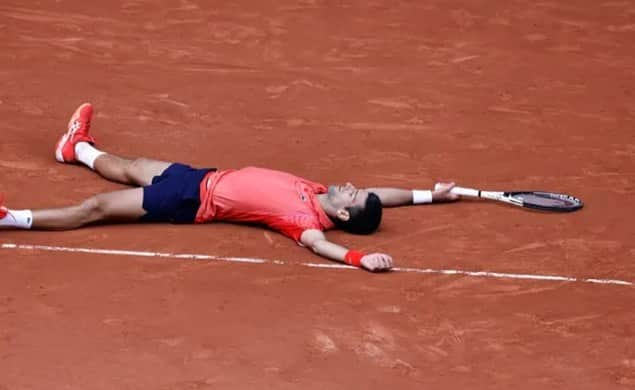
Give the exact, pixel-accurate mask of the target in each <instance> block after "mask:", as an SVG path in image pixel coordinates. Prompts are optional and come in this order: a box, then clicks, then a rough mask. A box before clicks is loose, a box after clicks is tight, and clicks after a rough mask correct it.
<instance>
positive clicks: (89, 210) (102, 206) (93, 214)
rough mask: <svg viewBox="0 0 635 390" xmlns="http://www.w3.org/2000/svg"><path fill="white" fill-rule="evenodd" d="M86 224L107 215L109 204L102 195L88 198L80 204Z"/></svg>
mask: <svg viewBox="0 0 635 390" xmlns="http://www.w3.org/2000/svg"><path fill="white" fill-rule="evenodd" d="M80 210H81V214H82V220H83V221H82V222H83V223H84V224H86V223H91V222H97V221H100V220H103V219H105V218H106V217H107V205H106V201H105V200H104V199H103V197H102V196H100V195H96V196H93V197H91V198H88V199H86V200H85V201H84V202H82V204H81V205H80Z"/></svg>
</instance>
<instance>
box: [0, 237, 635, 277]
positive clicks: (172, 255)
mask: <svg viewBox="0 0 635 390" xmlns="http://www.w3.org/2000/svg"><path fill="white" fill-rule="evenodd" d="M0 248H2V249H15V250H31V251H48V252H74V253H88V254H99V255H114V256H136V257H159V258H167V259H181V260H212V261H226V262H231V263H251V264H275V265H293V264H296V263H288V262H285V261H282V260H269V259H259V258H251V257H226V256H213V255H205V254H188V253H164V252H149V251H129V250H120V249H98V248H73V247H65V246H51V245H28V244H11V243H3V244H1V246H0ZM299 265H301V266H304V267H311V268H333V269H356V267H351V266H349V265H344V264H328V263H299ZM393 271H396V272H409V273H422V274H442V275H463V276H472V277H489V278H500V279H523V280H543V281H552V282H579V283H593V284H616V285H621V286H632V285H633V283H632V282H629V281H626V280H614V279H598V278H575V277H571V276H560V275H534V274H512V273H504V272H489V271H465V270H456V269H429V268H402V267H396V268H393Z"/></svg>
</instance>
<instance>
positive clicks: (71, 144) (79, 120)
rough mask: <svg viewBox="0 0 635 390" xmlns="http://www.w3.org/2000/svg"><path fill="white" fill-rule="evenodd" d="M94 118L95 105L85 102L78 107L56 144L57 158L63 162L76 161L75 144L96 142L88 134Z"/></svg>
mask: <svg viewBox="0 0 635 390" xmlns="http://www.w3.org/2000/svg"><path fill="white" fill-rule="evenodd" d="M92 118H93V106H92V104H90V103H84V104H82V105H81V106H79V107H77V110H75V112H74V113H73V116H71V119H70V120H69V121H68V130H67V131H66V133H64V134H63V135H62V137H61V138H60V140H59V141H58V142H57V145H56V146H55V159H56V160H57V161H59V162H62V163H72V162H76V161H77V159H76V158H75V145H77V143H79V142H88V143H90V144H94V143H95V139H94V138H93V137H91V136H90V134H88V131H89V130H90V121H91V119H92Z"/></svg>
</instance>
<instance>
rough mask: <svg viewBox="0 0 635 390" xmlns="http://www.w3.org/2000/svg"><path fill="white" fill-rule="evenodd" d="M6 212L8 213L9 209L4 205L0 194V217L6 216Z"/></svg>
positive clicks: (2, 196)
mask: <svg viewBox="0 0 635 390" xmlns="http://www.w3.org/2000/svg"><path fill="white" fill-rule="evenodd" d="M7 214H9V209H7V208H6V206H5V205H4V195H1V194H0V219H3V218H4V217H6V216H7Z"/></svg>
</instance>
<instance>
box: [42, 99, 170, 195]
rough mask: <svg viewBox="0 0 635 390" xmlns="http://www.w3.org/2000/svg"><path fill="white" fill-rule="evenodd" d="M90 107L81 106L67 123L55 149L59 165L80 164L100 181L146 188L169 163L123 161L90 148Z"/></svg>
mask: <svg viewBox="0 0 635 390" xmlns="http://www.w3.org/2000/svg"><path fill="white" fill-rule="evenodd" d="M92 116H93V107H92V105H91V104H90V103H84V104H82V105H81V106H79V107H78V108H77V110H75V112H74V113H73V115H72V116H71V119H70V120H69V122H68V130H67V132H66V133H64V134H63V135H62V137H61V138H60V140H59V142H58V143H57V145H56V148H55V157H56V159H57V160H58V161H59V162H64V163H77V162H79V163H82V164H84V165H86V166H87V167H88V168H90V169H92V170H94V171H95V172H97V173H98V174H99V175H101V176H103V177H104V178H106V179H108V180H111V181H115V182H118V183H122V184H128V185H134V186H147V185H150V184H151V183H152V178H153V177H154V176H159V175H161V174H162V173H163V171H165V170H166V169H167V168H168V167H169V166H170V165H171V164H172V163H169V162H165V161H158V160H151V159H147V158H137V159H127V158H123V157H119V156H116V155H114V154H108V153H105V152H102V151H100V150H98V149H96V148H95V147H94V143H95V139H94V138H93V137H92V136H91V135H90V134H89V131H90V124H91V120H92Z"/></svg>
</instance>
